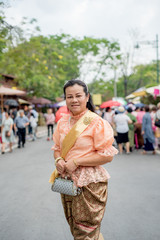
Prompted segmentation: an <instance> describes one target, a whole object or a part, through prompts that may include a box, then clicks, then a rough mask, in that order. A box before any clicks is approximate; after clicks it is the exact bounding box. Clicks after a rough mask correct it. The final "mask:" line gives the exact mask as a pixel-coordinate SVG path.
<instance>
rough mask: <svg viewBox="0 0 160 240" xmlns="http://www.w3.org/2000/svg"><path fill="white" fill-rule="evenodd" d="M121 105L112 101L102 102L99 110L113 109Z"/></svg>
mask: <svg viewBox="0 0 160 240" xmlns="http://www.w3.org/2000/svg"><path fill="white" fill-rule="evenodd" d="M120 105H121V103H119V102H117V101H113V100H109V101H107V102H104V103H102V104H101V106H100V108H106V107H115V106H120Z"/></svg>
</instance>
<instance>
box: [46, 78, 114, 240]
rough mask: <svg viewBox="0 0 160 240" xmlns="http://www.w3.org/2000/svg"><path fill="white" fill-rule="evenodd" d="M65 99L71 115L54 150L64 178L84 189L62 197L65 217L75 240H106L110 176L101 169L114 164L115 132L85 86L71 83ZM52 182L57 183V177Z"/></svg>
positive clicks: (60, 128)
mask: <svg viewBox="0 0 160 240" xmlns="http://www.w3.org/2000/svg"><path fill="white" fill-rule="evenodd" d="M64 96H65V99H66V104H67V107H68V109H69V114H66V115H63V117H62V118H61V119H60V120H59V121H58V124H57V127H56V130H55V132H54V134H53V139H54V143H55V145H54V147H53V148H52V149H53V150H54V157H55V159H56V160H55V164H56V169H57V171H58V173H59V174H60V175H61V176H63V177H65V176H68V175H69V177H70V178H71V179H72V180H73V182H74V184H75V185H76V186H78V187H80V188H81V189H82V192H81V194H80V195H77V196H70V195H65V194H61V200H62V204H63V208H64V212H65V217H66V219H67V221H68V223H69V225H70V230H71V233H72V235H73V237H74V239H76V240H87V239H92V240H94V239H95V240H98V239H103V237H102V235H101V234H100V225H101V221H102V218H103V215H104V211H105V206H106V202H107V186H108V179H109V174H108V173H107V171H106V170H105V169H104V168H103V167H102V166H101V165H103V164H105V163H108V162H111V161H112V159H113V156H114V155H115V154H116V153H117V150H116V149H115V148H114V147H113V146H112V143H113V141H114V138H113V130H112V127H111V126H110V124H109V123H108V122H107V121H104V120H103V119H102V118H101V117H100V116H98V115H97V114H95V113H94V106H93V103H92V101H91V96H90V94H89V93H88V88H87V86H86V84H85V83H84V82H82V81H81V80H70V81H68V82H67V83H66V84H65V85H64ZM62 146H63V147H62ZM64 152H65V154H64ZM62 155H63V156H65V157H62ZM50 182H54V173H53V174H52V175H51V178H50Z"/></svg>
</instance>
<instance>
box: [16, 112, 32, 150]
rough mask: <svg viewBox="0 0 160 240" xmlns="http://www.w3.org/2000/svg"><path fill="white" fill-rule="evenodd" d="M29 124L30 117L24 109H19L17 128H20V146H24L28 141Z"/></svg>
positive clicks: (18, 133)
mask: <svg viewBox="0 0 160 240" xmlns="http://www.w3.org/2000/svg"><path fill="white" fill-rule="evenodd" d="M28 125H29V119H28V118H27V117H26V116H25V115H24V111H23V110H19V116H18V117H16V119H15V128H16V130H18V132H17V135H18V148H21V146H22V147H24V144H25V142H26V126H28Z"/></svg>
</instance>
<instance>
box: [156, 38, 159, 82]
mask: <svg viewBox="0 0 160 240" xmlns="http://www.w3.org/2000/svg"><path fill="white" fill-rule="evenodd" d="M156 55H157V83H158V84H159V54H158V34H157V35H156Z"/></svg>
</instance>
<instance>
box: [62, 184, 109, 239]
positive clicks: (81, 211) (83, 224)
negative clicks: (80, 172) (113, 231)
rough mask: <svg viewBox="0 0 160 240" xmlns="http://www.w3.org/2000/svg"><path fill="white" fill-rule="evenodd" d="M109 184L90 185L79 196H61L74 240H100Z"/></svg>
mask: <svg viewBox="0 0 160 240" xmlns="http://www.w3.org/2000/svg"><path fill="white" fill-rule="evenodd" d="M107 190H108V183H107V182H98V183H90V184H89V185H88V186H84V187H83V188H82V193H81V194H80V195H79V196H69V195H64V194H61V199H62V204H63V208H64V213H65V216H66V219H67V221H68V223H69V225H70V229H71V233H72V235H73V236H74V240H91V239H92V240H98V239H99V234H100V225H101V221H102V218H103V215H104V211H105V206H106V202H107Z"/></svg>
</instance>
